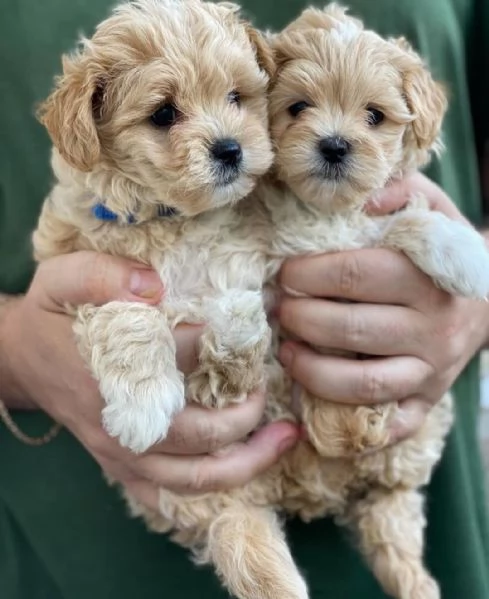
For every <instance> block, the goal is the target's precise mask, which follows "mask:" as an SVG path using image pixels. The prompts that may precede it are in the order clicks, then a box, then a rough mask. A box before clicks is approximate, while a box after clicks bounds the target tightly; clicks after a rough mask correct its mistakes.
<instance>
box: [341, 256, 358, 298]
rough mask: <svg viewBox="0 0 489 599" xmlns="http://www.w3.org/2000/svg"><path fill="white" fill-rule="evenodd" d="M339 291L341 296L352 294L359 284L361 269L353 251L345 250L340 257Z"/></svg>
mask: <svg viewBox="0 0 489 599" xmlns="http://www.w3.org/2000/svg"><path fill="white" fill-rule="evenodd" d="M341 260H342V261H341V265H340V279H339V284H338V286H339V291H340V293H341V295H343V296H349V295H351V294H354V293H355V291H356V290H357V289H358V288H359V286H360V281H361V279H362V269H361V268H360V264H359V261H358V258H357V256H356V254H355V253H354V252H345V253H344V254H343V255H342V257H341Z"/></svg>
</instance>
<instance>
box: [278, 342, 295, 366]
mask: <svg viewBox="0 0 489 599" xmlns="http://www.w3.org/2000/svg"><path fill="white" fill-rule="evenodd" d="M293 358H294V352H293V351H292V349H291V348H290V346H288V345H283V346H282V347H281V348H280V352H279V359H280V362H281V363H282V365H283V366H285V367H288V366H290V365H291V364H292V360H293Z"/></svg>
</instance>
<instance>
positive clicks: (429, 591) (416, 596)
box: [402, 576, 441, 599]
mask: <svg viewBox="0 0 489 599" xmlns="http://www.w3.org/2000/svg"><path fill="white" fill-rule="evenodd" d="M404 598H406V599H408V598H409V599H440V598H441V594H440V587H439V586H438V584H437V583H436V582H435V581H434V580H433V578H431V577H430V576H426V578H424V579H423V580H420V581H418V582H417V583H416V584H415V585H414V588H413V589H412V590H411V591H410V592H409V593H406V594H405V595H402V599H404Z"/></svg>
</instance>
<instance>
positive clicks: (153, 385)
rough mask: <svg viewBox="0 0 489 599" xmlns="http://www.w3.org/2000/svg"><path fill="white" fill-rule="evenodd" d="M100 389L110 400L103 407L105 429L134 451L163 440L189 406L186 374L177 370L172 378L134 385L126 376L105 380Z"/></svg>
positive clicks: (146, 381) (162, 378)
mask: <svg viewBox="0 0 489 599" xmlns="http://www.w3.org/2000/svg"><path fill="white" fill-rule="evenodd" d="M100 390H101V393H102V395H103V397H104V398H105V401H106V402H107V405H106V406H105V408H104V409H103V410H102V422H103V426H104V428H105V430H106V431H107V433H108V434H109V435H110V436H111V437H115V438H117V439H118V440H119V443H120V444H121V445H122V446H123V447H127V448H128V449H130V450H131V451H133V452H134V453H141V452H143V451H146V450H147V449H149V448H150V447H151V446H152V445H154V444H155V443H158V442H159V441H162V440H163V439H164V438H165V437H166V435H167V433H168V429H169V428H170V425H171V423H172V420H173V418H174V416H175V415H176V414H177V413H178V412H180V411H181V410H182V409H183V408H184V405H185V399H184V385H183V377H182V376H181V375H180V373H178V372H177V371H175V373H174V376H173V377H172V378H168V377H163V376H162V377H160V378H158V379H150V380H141V381H138V382H131V383H130V384H129V383H128V381H125V380H124V378H119V379H118V380H117V381H110V380H107V379H105V380H104V381H103V383H102V384H101V386H100Z"/></svg>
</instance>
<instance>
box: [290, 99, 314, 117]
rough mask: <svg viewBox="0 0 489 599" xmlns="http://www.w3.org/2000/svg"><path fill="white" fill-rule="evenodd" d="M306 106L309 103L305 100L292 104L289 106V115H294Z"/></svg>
mask: <svg viewBox="0 0 489 599" xmlns="http://www.w3.org/2000/svg"><path fill="white" fill-rule="evenodd" d="M308 107H309V104H308V103H307V102H296V103H295V104H292V106H289V108H288V110H289V114H290V116H293V117H296V116H297V115H298V114H299V113H301V112H302V111H303V110H305V109H306V108H308Z"/></svg>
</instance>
